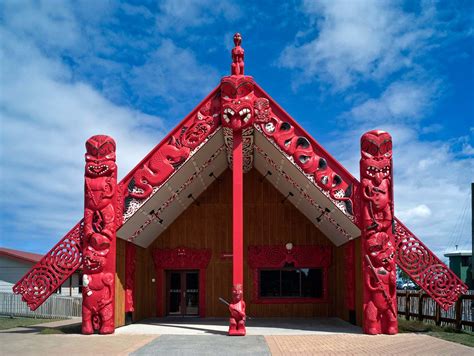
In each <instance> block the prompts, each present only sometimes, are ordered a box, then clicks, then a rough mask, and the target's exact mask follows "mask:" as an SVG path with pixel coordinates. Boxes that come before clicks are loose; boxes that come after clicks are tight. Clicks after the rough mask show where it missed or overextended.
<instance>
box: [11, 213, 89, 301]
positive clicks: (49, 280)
mask: <svg viewBox="0 0 474 356" xmlns="http://www.w3.org/2000/svg"><path fill="white" fill-rule="evenodd" d="M81 239H82V220H81V221H80V222H79V223H77V225H76V226H74V227H73V228H72V230H71V231H69V232H68V233H67V234H66V236H64V237H63V238H62V239H61V241H59V242H58V243H57V244H56V245H55V246H54V247H53V248H52V249H51V250H50V251H49V252H48V253H47V254H46V255H45V256H44V257H43V258H42V259H41V261H39V262H38V263H37V264H36V265H35V266H34V267H33V268H32V269H30V270H29V271H28V273H27V274H25V275H24V276H23V278H22V279H20V280H19V281H18V283H17V284H15V286H14V287H13V292H14V293H16V294H21V295H22V299H23V301H24V302H26V303H27V304H28V307H29V308H30V309H31V310H36V309H37V308H38V307H39V306H40V305H41V304H43V302H44V301H45V300H46V299H48V297H49V296H50V295H51V294H52V293H54V291H55V290H56V289H58V288H59V287H60V286H61V285H62V284H63V283H64V282H65V281H66V280H67V279H68V278H69V277H70V276H71V275H72V274H73V273H74V272H75V271H76V270H77V269H78V268H79V266H80V265H81Z"/></svg>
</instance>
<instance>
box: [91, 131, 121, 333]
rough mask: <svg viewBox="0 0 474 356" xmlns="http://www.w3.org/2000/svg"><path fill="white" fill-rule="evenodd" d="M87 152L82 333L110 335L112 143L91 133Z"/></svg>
mask: <svg viewBox="0 0 474 356" xmlns="http://www.w3.org/2000/svg"><path fill="white" fill-rule="evenodd" d="M86 151H87V152H86V167H85V187H84V188H85V189H84V190H85V199H84V237H83V240H82V251H83V291H82V297H83V299H82V333H83V334H92V333H94V330H98V331H99V333H100V334H112V333H113V332H114V330H115V324H114V303H115V300H114V291H115V247H116V241H115V240H116V223H117V221H116V219H117V211H118V203H117V166H116V164H115V142H114V140H113V139H112V138H110V137H108V136H105V135H97V136H93V137H91V138H90V139H89V140H87V142H86Z"/></svg>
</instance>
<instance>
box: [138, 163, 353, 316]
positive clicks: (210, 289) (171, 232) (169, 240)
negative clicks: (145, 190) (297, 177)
mask: <svg viewBox="0 0 474 356" xmlns="http://www.w3.org/2000/svg"><path fill="white" fill-rule="evenodd" d="M261 178H262V176H261V175H260V174H259V173H258V172H257V171H256V170H255V169H254V170H252V171H251V172H249V173H247V174H245V175H244V244H245V247H244V260H245V261H246V258H247V246H248V245H284V244H286V243H287V242H290V241H291V242H292V243H293V244H295V245H324V246H332V248H333V264H332V266H331V267H330V269H329V278H328V280H329V285H328V291H329V301H328V302H327V303H315V304H252V302H251V299H252V296H251V293H252V280H253V273H252V272H251V270H250V269H249V268H248V266H247V264H246V262H245V261H244V279H245V285H244V291H245V300H246V302H247V306H248V314H249V315H251V316H255V317H276V316H281V317H290V316H291V317H314V316H321V317H327V316H338V317H340V318H342V319H345V320H348V310H346V308H345V306H344V293H345V291H346V289H345V285H344V258H343V257H344V251H343V250H344V248H343V247H339V248H337V247H335V246H334V245H333V244H332V243H331V241H330V240H329V239H328V238H327V237H326V236H324V234H323V233H321V231H319V230H318V229H317V228H316V227H315V226H314V225H313V224H312V223H311V222H310V221H309V220H308V219H307V218H306V217H305V216H304V215H303V214H302V213H300V212H299V211H298V210H297V209H296V208H295V207H294V206H293V205H292V204H291V202H288V201H286V202H285V203H283V204H282V203H281V200H282V199H283V198H284V197H283V196H282V195H281V194H280V192H278V190H276V189H275V188H274V187H273V186H272V185H271V184H270V183H269V182H267V181H266V180H263V182H260V179H261ZM197 200H198V201H199V203H200V205H199V206H197V205H196V204H193V205H192V206H190V207H189V208H188V209H187V210H186V211H185V212H184V213H183V214H181V215H180V216H179V217H178V218H177V219H176V220H175V221H174V222H173V224H172V225H171V226H170V227H169V228H168V229H167V230H166V231H165V232H163V233H162V234H161V235H160V236H159V237H158V238H157V239H156V240H155V241H154V242H153V243H152V244H151V245H150V246H149V247H148V248H147V249H141V248H138V247H137V270H136V276H137V278H136V283H135V300H136V302H135V313H134V320H140V319H143V318H146V317H152V316H155V315H156V285H155V283H153V282H152V278H155V276H154V273H155V271H154V267H153V261H152V258H151V251H152V250H153V249H155V248H176V247H180V246H185V247H190V248H210V249H212V251H213V254H212V259H211V262H210V263H209V266H208V268H207V272H206V316H208V317H227V316H228V311H227V308H226V306H225V305H223V304H222V303H220V302H219V301H218V298H219V297H224V298H226V299H230V289H231V286H232V259H231V258H230V259H222V258H221V255H222V254H231V253H232V172H231V171H230V170H227V171H226V172H224V173H223V175H222V176H221V180H220V181H216V182H214V183H213V184H212V185H211V186H210V187H209V188H208V190H207V191H205V192H204V193H203V194H202V195H201V196H199V198H198V199H197ZM359 256H360V249H357V247H356V260H359ZM356 268H357V267H356ZM359 277H360V276H358V278H356V286H357V285H359V284H360V281H359ZM359 289H360V290H361V288H359ZM356 302H357V303H358V305H359V304H360V303H359V302H360V301H359V299H356ZM359 314H360V313H359V312H358V313H357V315H359Z"/></svg>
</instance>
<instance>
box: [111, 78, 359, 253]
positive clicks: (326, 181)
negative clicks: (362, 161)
mask: <svg viewBox="0 0 474 356" xmlns="http://www.w3.org/2000/svg"><path fill="white" fill-rule="evenodd" d="M240 77H241V78H239V80H240V81H242V80H245V78H248V79H247V80H248V81H249V82H252V85H253V95H254V97H253V99H254V102H257V101H258V102H259V104H258V105H257V104H255V105H257V106H258V108H259V109H260V112H259V115H260V116H261V114H262V111H263V110H267V114H268V115H267V116H269V117H270V118H273V119H274V120H275V122H278V123H280V124H281V125H280V126H281V127H282V128H283V127H284V128H286V129H287V130H286V131H285V132H283V131H282V135H283V136H284V137H283V138H285V137H287V136H288V135H286V136H285V134H286V133H287V132H289V131H291V135H292V138H291V140H304V144H306V145H307V147H306V151H305V152H304V154H305V155H312V156H314V157H318V158H317V159H318V162H324V167H323V168H322V169H320V168H318V169H317V174H316V172H308V169H305V168H307V167H306V166H305V165H304V164H299V161H298V160H297V159H295V156H294V155H293V156H292V154H291V152H290V151H291V150H289V149H287V148H286V147H285V142H284V141H282V140H281V139H280V138H279V137H280V136H278V135H277V134H276V133H273V134H269V133H268V130H266V128H265V127H266V126H265V125H266V124H267V123H266V122H255V123H254V125H253V126H252V127H250V128H248V129H247V130H246V132H245V133H244V138H245V139H244V156H245V155H247V157H246V158H247V160H246V163H244V165H245V164H247V165H248V166H249V167H247V168H246V169H244V171H245V170H247V171H248V169H250V168H251V166H253V167H255V168H256V169H257V170H258V171H259V172H260V173H261V174H262V175H263V176H265V179H268V180H269V181H270V182H271V183H272V184H273V185H274V186H275V187H276V188H277V189H278V190H279V191H280V192H281V193H282V194H283V195H285V196H286V195H289V200H290V201H291V202H292V203H293V204H294V205H295V206H296V207H297V208H298V209H299V210H300V211H301V212H302V213H303V214H305V215H306V216H307V217H308V219H309V220H310V221H312V222H313V224H314V225H316V226H317V227H318V228H319V229H320V230H321V231H322V232H323V233H324V234H325V235H326V236H328V238H329V239H330V240H331V241H332V242H333V243H334V244H335V245H337V246H339V245H341V244H344V243H345V242H347V241H349V240H351V239H353V238H356V237H358V236H359V235H360V230H359V228H358V227H357V226H356V224H355V218H354V216H353V212H352V195H353V194H354V185H357V184H358V181H357V180H356V179H355V178H354V177H353V176H352V175H351V174H350V173H349V172H348V171H347V170H346V169H345V168H344V167H343V166H342V165H340V164H339V163H338V162H337V161H336V160H335V159H334V158H333V157H332V156H331V155H330V154H329V153H328V152H327V151H325V150H324V148H323V147H322V146H321V145H319V144H318V143H317V142H316V141H315V140H314V139H313V138H312V137H311V136H310V135H309V134H308V133H307V132H306V131H305V130H304V129H303V128H302V127H300V126H299V125H298V123H297V122H296V121H295V120H294V119H293V118H291V117H290V115H288V114H287V113H286V112H285V111H284V110H283V109H282V108H281V107H280V106H279V105H278V104H277V103H276V102H275V101H274V100H273V99H272V98H271V97H270V96H269V95H268V94H267V93H266V92H265V91H264V90H263V89H262V88H261V87H260V86H258V85H257V84H256V83H254V82H253V79H252V78H251V77H247V76H240ZM225 78H229V77H225ZM220 100H221V90H220V87H217V88H215V89H214V90H213V91H212V92H211V93H210V94H209V95H208V96H207V97H206V98H205V99H204V100H203V101H202V102H201V103H200V104H199V105H198V106H197V107H196V108H195V109H194V110H193V111H192V112H191V113H190V114H189V115H188V116H186V118H185V119H184V120H183V121H182V122H181V123H180V124H178V126H176V127H175V128H174V129H173V130H172V131H171V132H170V134H168V135H167V136H166V137H165V138H164V139H163V140H162V142H160V143H159V144H158V145H157V146H156V147H155V148H154V149H153V150H152V151H151V152H150V153H149V154H148V155H147V156H146V157H145V158H144V159H143V160H142V161H141V162H140V163H139V164H138V165H137V166H136V167H135V168H134V169H133V170H132V171H131V172H130V173H129V174H128V175H127V176H126V177H125V178H124V179H123V180H122V182H121V183H120V184H121V185H122V191H123V192H125V193H124V194H125V195H128V196H127V197H126V199H125V209H124V223H123V225H122V227H121V228H120V229H119V230H118V232H117V236H118V237H120V238H122V239H126V240H128V241H132V242H134V243H135V244H137V245H140V246H142V247H147V246H148V245H149V244H150V243H151V242H153V240H154V239H155V238H156V237H157V236H159V234H160V233H161V232H163V231H164V230H166V229H167V228H168V226H169V225H170V224H171V223H172V222H173V221H174V220H175V219H176V218H177V217H178V216H179V215H180V214H181V213H182V212H183V211H184V210H185V209H186V208H187V207H188V206H189V205H190V204H191V203H192V202H193V199H197V198H198V197H199V195H200V194H201V193H202V192H203V191H204V190H206V189H207V187H208V186H209V185H210V184H211V183H212V182H213V181H214V179H216V178H217V177H219V175H220V174H222V172H224V171H225V170H226V169H227V167H231V161H232V157H231V153H232V150H231V149H229V147H231V144H232V143H231V139H232V137H231V134H230V135H229V129H228V128H227V127H225V126H223V125H222V122H221V112H220V111H221V107H220ZM262 105H263V106H262ZM257 106H256V109H255V114H256V115H257V112H258V109H257ZM203 126H206V130H207V131H206V130H204V129H203ZM198 128H199V129H198ZM288 128H290V129H288ZM201 131H202V132H204V131H205V132H204V133H203V134H202V135H201V136H199V138H198V139H196V140H194V141H192V144H190V140H189V137H194V136H195V133H196V132H201ZM193 132H194V133H193ZM277 136H278V137H277ZM295 142H296V141H295ZM294 145H297V143H295V144H294ZM298 145H300V144H299V143H298ZM186 146H187V147H186ZM295 147H296V146H295ZM298 147H299V146H298ZM185 148H187V149H185ZM320 165H321V164H320ZM150 171H152V172H154V173H155V174H154V175H150ZM166 171H167V173H168V175H166V174H165V172H166ZM310 171H311V169H310ZM269 172H270V173H269ZM160 174H162V176H161V177H157V176H159V175H160ZM147 177H149V178H147ZM147 180H150V181H152V180H154V183H155V185H154V186H153V187H148V186H147V184H146V183H148V182H147ZM140 181H145V182H146V183H145V184H137V182H140ZM148 185H150V184H148Z"/></svg>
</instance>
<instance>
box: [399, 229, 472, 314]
mask: <svg viewBox="0 0 474 356" xmlns="http://www.w3.org/2000/svg"><path fill="white" fill-rule="evenodd" d="M395 245H396V251H397V253H396V258H397V264H398V266H399V267H400V268H401V269H402V270H403V271H405V272H406V273H407V274H408V275H409V276H410V278H411V279H412V280H413V281H414V282H415V283H416V284H418V285H419V286H420V287H421V288H422V289H423V290H424V291H425V292H426V293H428V294H429V295H430V296H431V298H433V299H434V300H435V301H436V302H437V303H438V304H439V305H440V306H441V307H442V308H443V309H444V310H448V309H449V308H450V307H451V306H452V305H453V304H454V303H455V302H456V300H458V298H459V296H460V295H461V294H465V293H467V286H466V285H465V284H464V283H463V282H462V281H461V280H460V279H459V277H458V276H456V275H455V274H454V272H453V271H451V270H450V269H449V268H448V266H446V265H445V264H444V263H443V262H441V260H440V259H439V258H438V257H436V255H435V254H433V252H431V251H430V250H429V249H428V248H427V247H426V246H425V245H424V244H423V243H422V242H421V241H420V240H418V238H417V237H416V236H415V235H413V234H412V233H411V232H410V230H408V229H407V228H406V227H405V226H404V225H403V224H402V223H401V222H400V221H398V220H395Z"/></svg>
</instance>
